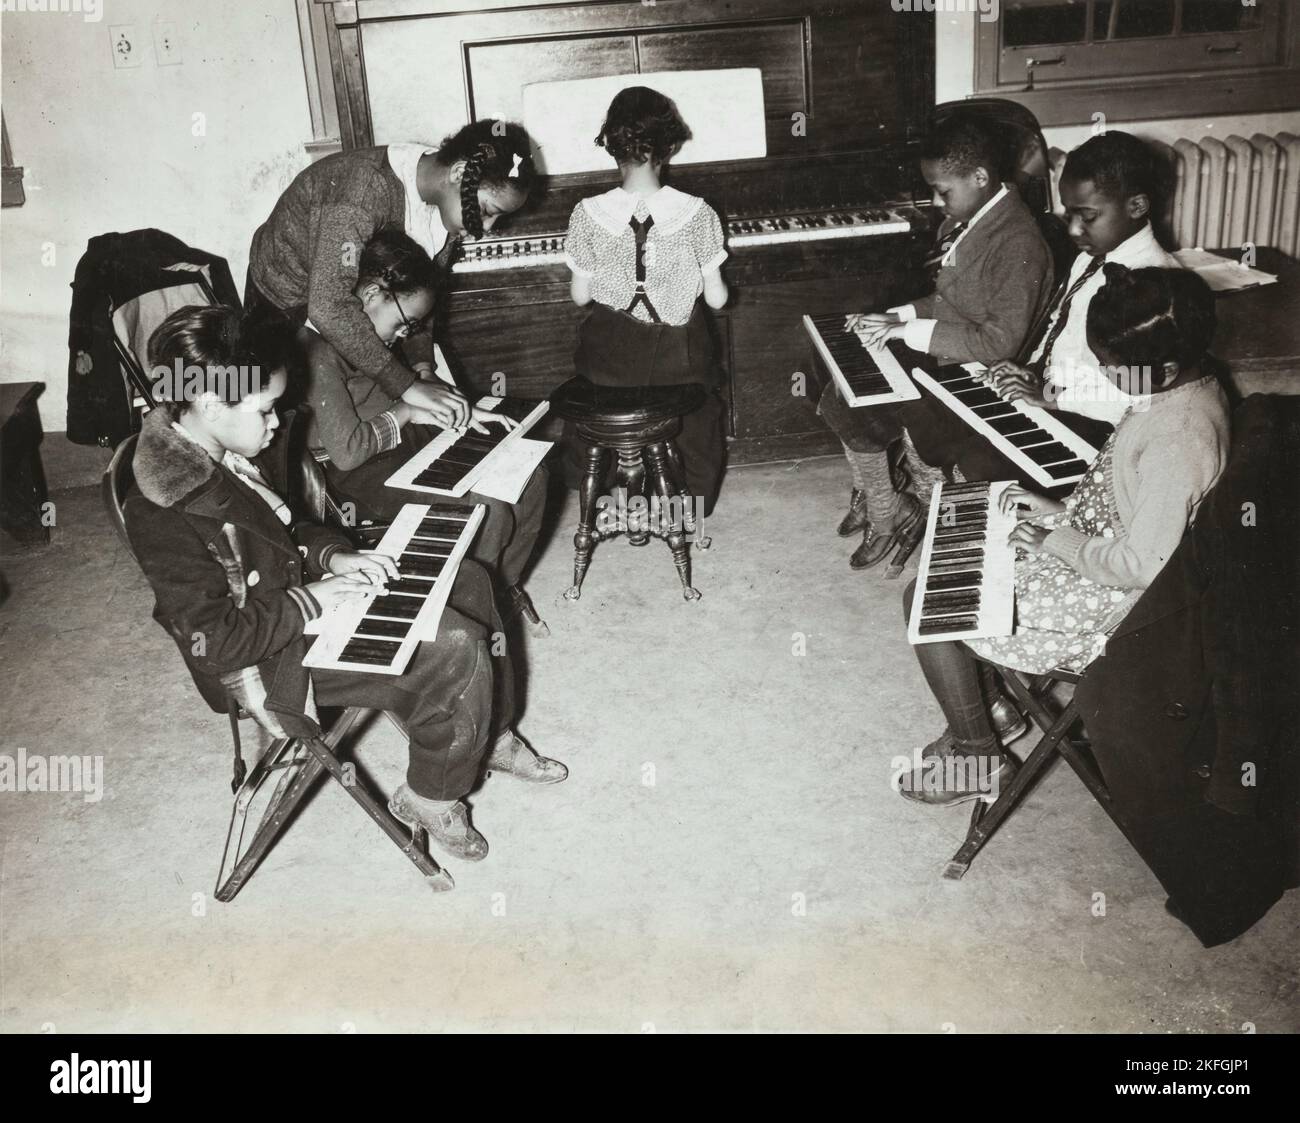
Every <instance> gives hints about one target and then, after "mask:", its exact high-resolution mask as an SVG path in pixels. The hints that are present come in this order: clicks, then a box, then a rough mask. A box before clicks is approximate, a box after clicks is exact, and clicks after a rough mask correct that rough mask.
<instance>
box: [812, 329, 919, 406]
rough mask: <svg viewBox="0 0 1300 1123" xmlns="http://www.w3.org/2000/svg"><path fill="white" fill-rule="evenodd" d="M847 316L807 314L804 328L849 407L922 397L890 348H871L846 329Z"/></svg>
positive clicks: (883, 403) (905, 400) (859, 337)
mask: <svg viewBox="0 0 1300 1123" xmlns="http://www.w3.org/2000/svg"><path fill="white" fill-rule="evenodd" d="M846 319H847V317H846V316H845V315H843V314H839V315H831V316H805V317H804V318H803V326H804V330H805V331H806V332H807V333H808V337H809V338H810V339H811V340H812V341H813V346H814V347H815V348H816V349H817V353H818V354H819V355H820V356H821V358H822V361H823V362H824V363H825V364H826V369H827V370H828V371H830V375H831V378H832V379H834V381H835V385H836V386H837V387H838V388H839V391H840V396H841V397H843V399H844V401H845V402H846V403H848V404H849V405H850V406H876V405H885V404H886V403H888V402H908V401H914V400H915V399H917V398H919V397H920V396H921V391H919V390H918V389H917V388H916V386H915V385H913V383H912V380H911V379H910V378H909V377H908V375H907V372H906V371H905V370H904V369H903V366H902V364H901V363H900V362H899V361H898V360H897V359H896V358H895V357H894V354H893V352H892V351H890V350H889V348H888V347H868V346H867V345H866V344H865V343H864V342H863V341H862V338H861V336H859V335H858V334H857V333H856V332H851V331H849V330H848V329H847V328H845V326H844V324H845V321H846Z"/></svg>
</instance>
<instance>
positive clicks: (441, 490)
mask: <svg viewBox="0 0 1300 1123" xmlns="http://www.w3.org/2000/svg"><path fill="white" fill-rule="evenodd" d="M475 404H476V405H477V406H478V408H479V409H486V410H493V411H495V412H497V413H503V414H505V415H506V416H507V417H513V418H514V419H515V420H516V421H518V422H519V424H518V425H517V426H515V428H513V429H511V430H509V431H508V432H507V431H506V430H504V429H502V428H501V427H500V426H497V425H489V426H488V431H487V432H486V433H476V432H475V431H474V430H473V429H466V430H465V431H463V432H457V431H456V430H454V429H444V430H443V431H442V432H441V433H439V434H438V435H437V436H436V437H435V438H434V439H433V440H431V441H430V442H429V443H428V444H427V445H425V446H424V448H422V449H420V451H419V452H417V453H416V454H415V455H414V456H412V457H411V459H410V460H408V461H407V462H406V463H405V464H403V465H402V466H401V467H400V468H399V469H398V470H397V471H396V472H394V473H393V474H392V475H391V476H389V477H388V479H387V480H386V481H385V482H386V483H387V484H388V486H389V487H401V488H406V489H407V490H408V491H427V492H431V493H432V494H434V495H451V496H461V495H464V494H465V492H467V491H469V490H470V489H471V488H472V487H473V486H474V482H475V481H476V480H478V479H479V478H480V477H481V476H482V475H483V474H484V472H486V471H488V470H489V469H490V468H491V466H492V464H493V463H494V461H495V459H496V457H495V455H494V454H496V453H498V452H499V451H500V450H501V449H504V448H507V447H509V445H510V444H511V443H513V442H514V441H516V440H518V439H519V438H520V437H522V436H523V435H524V434H525V433H527V432H528V430H529V429H531V428H532V427H533V426H534V425H536V424H537V422H538V421H540V420H541V419H542V417H543V416H544V415H545V414H546V411H547V410H548V409H549V408H550V403H549V402H528V401H524V400H523V399H521V398H497V397H493V396H492V395H488V396H487V397H485V398H479V400H478V401H477V402H476V403H475Z"/></svg>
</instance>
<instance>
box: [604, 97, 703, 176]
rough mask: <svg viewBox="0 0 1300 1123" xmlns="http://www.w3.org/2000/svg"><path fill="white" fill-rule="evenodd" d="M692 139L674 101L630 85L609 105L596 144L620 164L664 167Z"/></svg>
mask: <svg viewBox="0 0 1300 1123" xmlns="http://www.w3.org/2000/svg"><path fill="white" fill-rule="evenodd" d="M690 139H691V130H690V129H689V128H688V127H687V125H686V122H685V121H683V120H682V118H681V114H679V113H678V112H677V106H676V104H675V103H674V102H673V100H672V98H669V97H665V96H664V95H663V94H661V93H660V92H659V91H658V90H652V89H650V87H649V86H629V87H628V88H627V89H625V90H620V91H619V92H618V93H617V94H616V95H615V96H614V100H613V101H612V102H610V103H609V110H608V111H607V112H606V114H605V123H604V124H603V125H602V126H601V128H600V135H599V136H597V137H596V143H597V144H598V145H600V147H601V148H603V149H605V151H606V152H608V153H609V154H610V155H611V156H613V157H614V160H615V162H616V163H619V164H644V163H645V162H646V161H650V162H651V163H654V164H662V163H664V162H665V161H667V160H669V159H671V158H672V157H673V156H676V155H677V153H678V152H679V151H681V147H682V145H683V144H685V143H686V142H687V141H688V140H690Z"/></svg>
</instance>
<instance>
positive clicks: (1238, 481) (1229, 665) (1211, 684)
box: [1075, 395, 1300, 946]
mask: <svg viewBox="0 0 1300 1123" xmlns="http://www.w3.org/2000/svg"><path fill="white" fill-rule="evenodd" d="M1233 422H1234V424H1233V451H1232V455H1231V457H1230V459H1229V463H1228V467H1227V470H1226V471H1225V472H1224V475H1223V477H1222V478H1221V479H1220V481H1219V483H1218V484H1217V485H1216V487H1215V489H1214V491H1213V492H1212V493H1211V495H1210V496H1209V497H1208V498H1207V499H1206V501H1205V504H1204V505H1203V507H1202V509H1201V511H1200V513H1199V516H1198V518H1197V522H1196V525H1195V526H1194V527H1193V528H1192V529H1191V530H1190V531H1189V532H1188V534H1187V536H1186V537H1185V538H1184V539H1183V542H1182V544H1181V546H1180V547H1179V549H1178V551H1177V552H1176V553H1175V554H1174V556H1173V557H1172V558H1171V559H1170V561H1169V564H1168V565H1167V566H1166V567H1165V568H1164V570H1163V571H1162V572H1161V573H1160V575H1159V576H1158V577H1157V578H1156V580H1155V581H1154V582H1153V583H1152V584H1151V586H1150V588H1148V589H1147V591H1146V592H1145V593H1144V594H1143V596H1142V599H1141V600H1140V601H1139V602H1138V604H1137V605H1136V606H1135V607H1134V609H1133V611H1132V612H1131V613H1130V614H1129V615H1128V616H1127V617H1126V618H1125V620H1124V622H1123V624H1122V625H1121V626H1120V628H1119V629H1118V630H1117V632H1116V633H1115V635H1114V636H1113V637H1112V639H1111V640H1110V642H1109V643H1108V644H1107V647H1106V654H1105V655H1104V656H1103V657H1102V658H1100V659H1098V660H1097V661H1096V662H1095V663H1094V664H1093V665H1092V667H1090V668H1089V670H1088V673H1087V675H1086V676H1085V677H1084V679H1083V681H1082V682H1081V683H1080V685H1079V688H1078V691H1077V693H1076V696H1075V703H1076V705H1077V706H1078V709H1079V712H1080V714H1081V715H1082V717H1083V720H1084V723H1085V725H1086V727H1087V729H1088V732H1089V736H1090V738H1091V740H1092V745H1093V752H1094V754H1095V756H1096V759H1097V763H1098V766H1099V767H1100V769H1101V772H1102V774H1103V776H1104V778H1105V781H1106V785H1107V787H1108V788H1109V789H1110V792H1111V795H1112V797H1113V799H1114V802H1115V807H1116V810H1117V812H1118V814H1119V815H1120V817H1121V818H1122V819H1123V821H1124V822H1125V823H1126V824H1127V825H1128V827H1129V830H1130V835H1131V838H1132V839H1133V842H1134V845H1135V846H1136V847H1137V849H1138V851H1139V852H1140V853H1141V854H1142V857H1143V858H1144V859H1145V860H1146V862H1147V864H1148V865H1149V866H1150V867H1151V869H1152V871H1153V872H1154V873H1155V875H1156V876H1157V877H1158V878H1159V879H1160V881H1161V883H1162V884H1163V885H1164V887H1165V889H1166V891H1167V892H1168V893H1169V895H1170V899H1171V901H1172V902H1173V905H1174V907H1175V908H1176V909H1177V910H1178V911H1179V913H1180V914H1181V915H1182V916H1183V918H1184V919H1185V920H1186V922H1187V923H1188V925H1189V926H1190V927H1191V928H1192V930H1193V931H1194V932H1195V933H1196V935H1197V937H1198V938H1199V939H1200V940H1201V941H1202V943H1204V944H1205V945H1206V946H1212V945H1214V944H1217V943H1223V942H1224V941H1226V940H1230V939H1232V938H1234V937H1235V936H1238V935H1240V934H1241V933H1242V932H1244V931H1246V930H1247V929H1248V928H1250V926H1251V925H1253V924H1254V923H1255V922H1256V921H1257V920H1258V919H1259V918H1260V917H1262V916H1263V915H1264V913H1266V912H1267V911H1268V909H1269V908H1270V907H1271V906H1272V905H1273V904H1274V902H1276V901H1277V899H1278V898H1279V897H1280V896H1281V895H1282V893H1283V892H1284V891H1285V890H1286V889H1287V888H1289V887H1291V886H1294V885H1295V884H1296V874H1297V867H1298V866H1300V840H1298V838H1297V823H1298V822H1300V699H1298V698H1297V684H1300V523H1298V522H1297V520H1296V517H1295V502H1296V496H1297V494H1300V398H1297V397H1280V396H1267V397H1266V396H1264V395H1254V396H1252V397H1250V398H1248V399H1247V400H1246V401H1245V402H1244V403H1243V404H1242V406H1241V407H1239V408H1238V410H1237V411H1236V413H1235V414H1234V417H1233Z"/></svg>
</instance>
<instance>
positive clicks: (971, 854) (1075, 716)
mask: <svg viewBox="0 0 1300 1123" xmlns="http://www.w3.org/2000/svg"><path fill="white" fill-rule="evenodd" d="M989 666H991V667H992V668H993V671H994V673H995V674H996V675H997V676H998V678H999V679H1000V680H1001V682H1002V684H1003V686H1004V687H1005V688H1006V689H1007V690H1008V691H1009V692H1010V693H1011V695H1012V696H1013V697H1014V698H1015V699H1016V701H1017V702H1018V703H1019V705H1020V707H1021V708H1022V709H1023V710H1024V711H1025V713H1026V714H1028V716H1029V718H1030V720H1031V721H1032V722H1033V723H1034V724H1035V725H1036V726H1038V728H1039V730H1040V731H1041V733H1042V737H1041V738H1040V739H1039V741H1038V744H1036V745H1035V746H1034V747H1033V749H1032V750H1031V752H1030V753H1029V756H1027V757H1026V758H1025V761H1024V763H1023V764H1022V765H1021V766H1020V769H1019V771H1017V772H1016V774H1015V776H1013V777H1012V779H1011V782H1010V783H1009V784H1007V786H1006V787H1005V788H1003V789H1002V790H1001V791H1000V792H999V793H998V797H997V799H995V800H994V801H993V802H992V803H985V801H984V800H982V799H981V800H976V801H975V806H974V808H973V809H972V811H971V817H970V825H969V827H968V828H967V831H966V840H965V841H964V842H963V843H962V844H961V846H960V847H959V848H958V850H957V853H956V854H954V855H953V856H952V859H951V860H950V861H949V862H948V863H947V865H946V866H944V870H943V876H944V877H945V878H948V879H949V880H952V881H956V880H959V879H960V878H961V877H962V875H963V874H965V873H966V871H967V870H968V869H970V864H971V862H972V861H974V860H975V855H976V854H978V853H979V852H980V851H981V850H982V849H983V848H984V844H985V843H986V842H987V841H988V840H989V838H990V837H991V836H992V834H993V832H994V831H996V830H997V829H998V827H999V826H1000V825H1001V824H1002V822H1003V820H1004V819H1006V817H1007V816H1008V815H1010V814H1011V812H1012V811H1014V810H1015V809H1016V807H1017V806H1018V805H1019V803H1020V800H1021V799H1022V798H1023V797H1024V795H1025V792H1027V791H1028V790H1029V788H1030V787H1031V786H1032V785H1033V784H1034V782H1035V781H1036V780H1037V779H1038V778H1039V777H1040V776H1041V775H1042V774H1043V771H1044V770H1045V769H1046V767H1047V766H1048V765H1049V764H1050V763H1051V762H1052V759H1053V758H1054V757H1056V756H1058V755H1059V756H1061V757H1063V758H1064V759H1065V762H1066V763H1067V764H1068V765H1069V766H1070V767H1071V768H1073V769H1074V771H1075V773H1076V774H1077V775H1078V777H1079V779H1080V780H1082V781H1083V784H1084V787H1086V788H1087V789H1088V791H1090V792H1091V793H1092V795H1093V798H1094V799H1096V801H1097V802H1098V803H1099V804H1101V806H1102V808H1103V809H1104V810H1105V812H1106V814H1107V815H1109V816H1110V817H1111V820H1112V821H1113V822H1114V823H1115V825H1116V826H1117V827H1119V829H1120V832H1121V833H1122V834H1123V835H1124V837H1125V838H1127V839H1128V840H1129V842H1130V843H1132V842H1133V839H1132V837H1131V836H1130V835H1129V832H1128V828H1127V827H1126V826H1125V825H1124V822H1123V821H1122V820H1121V818H1120V816H1119V813H1118V812H1117V811H1116V810H1115V805H1114V802H1113V801H1112V799H1111V796H1110V792H1109V791H1108V790H1107V788H1106V784H1105V781H1104V780H1103V779H1102V778H1101V774H1100V772H1099V771H1098V769H1097V766H1096V763H1095V762H1094V761H1093V759H1092V753H1091V750H1090V749H1089V745H1088V740H1087V734H1086V731H1085V730H1084V729H1083V722H1082V719H1081V718H1080V717H1079V711H1078V710H1077V709H1076V708H1075V706H1074V701H1073V699H1071V700H1070V701H1069V702H1067V703H1065V704H1064V705H1061V704H1059V703H1058V702H1057V701H1056V700H1054V698H1053V694H1054V692H1055V688H1056V686H1057V685H1058V684H1061V683H1066V684H1069V685H1071V686H1073V685H1074V684H1076V683H1078V682H1079V680H1080V677H1081V676H1080V675H1079V674H1078V673H1077V672H1075V671H1071V670H1068V669H1066V668H1064V667H1058V668H1057V669H1056V670H1054V671H1051V672H1049V673H1048V674H1045V675H1022V674H1021V673H1020V672H1019V671H1014V670H1011V669H1010V668H1009V667H1002V666H999V665H998V664H996V663H990V664H989ZM1134 849H1137V847H1136V844H1134ZM1140 852H1141V851H1139V853H1140Z"/></svg>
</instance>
